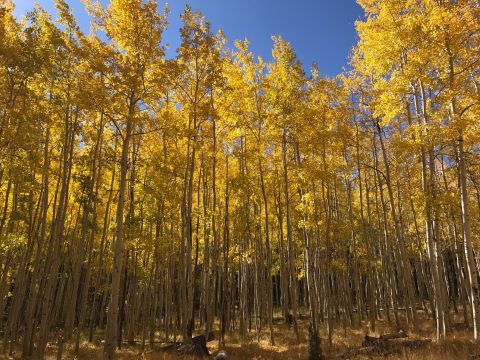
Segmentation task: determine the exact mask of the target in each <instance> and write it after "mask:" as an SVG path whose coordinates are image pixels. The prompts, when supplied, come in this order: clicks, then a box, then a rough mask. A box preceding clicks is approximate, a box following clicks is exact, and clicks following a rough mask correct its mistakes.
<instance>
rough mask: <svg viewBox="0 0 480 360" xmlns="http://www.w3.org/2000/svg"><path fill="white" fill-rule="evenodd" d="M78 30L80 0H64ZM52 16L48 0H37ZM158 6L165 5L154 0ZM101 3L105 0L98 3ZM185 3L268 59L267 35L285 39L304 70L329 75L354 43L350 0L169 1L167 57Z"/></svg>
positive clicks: (27, 2)
mask: <svg viewBox="0 0 480 360" xmlns="http://www.w3.org/2000/svg"><path fill="white" fill-rule="evenodd" d="M66 1H67V3H68V4H69V5H70V6H71V8H72V9H73V11H74V14H75V16H76V17H77V20H78V22H79V24H80V26H81V28H82V29H83V30H84V31H85V32H88V28H89V22H90V20H89V18H88V17H87V15H86V13H85V11H84V9H83V5H82V3H81V2H80V0H66ZM37 2H38V3H39V4H40V5H41V6H42V7H44V8H45V9H46V10H47V11H48V12H50V13H53V14H55V9H54V7H53V2H52V0H37ZM158 2H159V6H160V7H162V6H163V4H164V1H162V0H159V1H158ZM14 3H15V5H16V9H15V13H16V15H17V16H21V15H23V14H24V13H25V11H26V10H28V9H31V8H32V7H33V4H34V3H35V0H14ZM101 3H102V4H104V5H106V4H108V0H101ZM186 3H190V5H191V6H192V8H193V9H194V10H200V11H201V12H202V13H203V14H204V15H205V17H206V18H207V19H208V20H209V21H210V22H211V24H212V28H213V30H215V31H216V30H217V29H219V28H222V29H223V30H224V33H225V35H226V37H227V39H228V41H229V43H230V44H233V41H234V40H236V39H244V38H245V37H247V38H248V39H249V40H250V48H251V50H252V51H253V52H254V53H255V54H257V55H260V56H262V57H263V58H264V59H266V60H269V59H271V47H272V41H271V35H277V34H278V35H281V36H283V37H284V38H285V39H286V40H287V41H289V42H290V43H291V44H292V45H293V47H294V49H295V51H296V53H297V55H298V57H299V58H300V60H301V61H302V63H303V66H304V68H305V69H308V68H309V67H310V66H311V64H312V63H313V62H316V63H317V64H318V65H319V68H320V71H321V72H322V73H323V74H325V75H330V76H334V75H336V74H338V73H339V72H341V71H342V67H345V66H347V63H348V56H349V52H350V49H351V48H352V46H353V45H354V44H355V42H356V34H355V28H354V22H355V20H357V19H359V18H360V17H361V16H362V9H361V8H360V7H359V6H358V5H357V4H356V2H355V0H296V1H295V0H294V1H291V0H171V1H169V7H170V16H169V22H170V26H169V29H168V30H167V32H166V33H165V35H164V42H165V43H169V44H170V50H168V52H167V55H168V56H173V55H174V54H175V50H176V48H177V46H178V43H179V32H178V28H179V26H180V18H179V17H180V13H181V12H182V10H183V8H184V6H185V4H186Z"/></svg>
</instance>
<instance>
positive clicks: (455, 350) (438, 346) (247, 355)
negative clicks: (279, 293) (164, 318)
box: [0, 320, 480, 360]
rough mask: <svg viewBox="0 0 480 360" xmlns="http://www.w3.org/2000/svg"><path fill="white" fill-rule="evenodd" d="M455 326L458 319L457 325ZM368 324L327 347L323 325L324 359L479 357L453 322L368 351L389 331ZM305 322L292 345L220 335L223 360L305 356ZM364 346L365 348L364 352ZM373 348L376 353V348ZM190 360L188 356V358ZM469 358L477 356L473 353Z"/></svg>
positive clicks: (214, 347) (128, 358)
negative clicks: (444, 329) (368, 342)
mask: <svg viewBox="0 0 480 360" xmlns="http://www.w3.org/2000/svg"><path fill="white" fill-rule="evenodd" d="M457 324H458V323H457ZM367 325H368V324H367V323H365V324H364V326H361V327H358V328H348V327H347V329H346V330H345V329H344V328H343V327H342V324H336V326H337V329H336V330H335V332H334V335H333V339H332V340H333V342H332V345H331V346H330V347H329V346H328V343H327V339H326V329H325V328H324V327H322V329H321V342H322V351H323V354H324V355H325V357H326V359H327V360H347V359H352V360H353V359H355V360H366V359H373V360H377V359H378V360H380V359H390V360H396V359H398V360H400V359H402V360H443V359H445V360H469V359H470V357H471V356H472V355H478V356H479V357H478V359H480V342H475V341H474V340H473V337H472V335H471V332H469V331H467V330H466V329H464V328H463V327H462V326H458V328H459V329H456V330H453V331H452V332H451V333H450V334H449V336H448V338H447V339H446V340H444V341H443V342H442V343H438V342H436V341H435V340H434V337H435V329H434V327H433V323H432V321H431V320H424V321H422V324H421V331H420V332H419V334H412V333H408V340H407V341H408V342H414V343H418V345H417V346H403V345H401V344H403V343H401V342H398V343H396V344H397V345H399V344H400V345H401V346H395V347H394V348H389V349H384V348H382V349H374V348H365V347H363V346H362V341H363V340H364V338H365V335H366V334H368V335H369V336H380V335H382V334H387V333H392V332H395V331H396V330H395V329H391V328H389V327H388V326H387V324H386V323H385V322H384V321H382V320H379V321H378V323H377V331H376V332H375V333H372V332H369V331H368V326H367ZM307 329H308V320H299V331H300V342H299V343H297V341H296V338H295V335H294V333H293V331H292V329H291V328H289V326H288V325H286V324H283V323H276V324H275V326H274V335H275V345H274V346H272V345H270V342H269V337H268V331H264V334H263V336H262V338H261V339H260V341H259V342H257V339H256V336H255V334H254V333H253V332H252V333H251V335H249V336H248V337H247V339H243V340H242V339H240V338H239V337H238V336H237V335H229V336H227V337H226V343H227V344H226V346H225V347H224V348H223V349H225V350H226V351H227V354H228V359H229V360H241V359H254V360H264V359H265V360H266V359H278V360H294V359H305V360H306V359H308V330H307ZM208 349H209V351H210V353H211V354H212V356H211V357H210V358H211V359H213V357H214V355H215V354H216V353H217V351H218V350H219V348H218V340H214V341H211V342H209V343H208ZM364 350H367V351H364ZM377 350H378V351H377ZM70 351H71V349H70V347H67V348H66V353H65V356H64V359H79V360H80V359H85V360H87V359H88V360H90V359H91V360H101V359H102V347H101V346H100V343H97V344H94V343H89V342H87V341H85V342H83V343H82V344H81V349H80V354H79V356H78V357H74V356H73V354H72V353H71V352H70ZM48 353H49V355H48V356H47V359H48V360H53V359H55V358H56V357H55V353H56V348H55V346H54V345H52V346H49V351H48ZM0 359H18V357H8V358H7V357H2V355H0ZM118 359H119V360H137V359H138V360H176V359H190V357H185V356H179V355H176V354H171V353H166V352H164V351H162V350H161V349H160V345H159V346H158V347H157V348H154V349H151V350H147V351H145V352H142V351H141V349H140V348H139V347H138V348H137V347H129V348H124V349H121V350H119V351H118ZM192 359H193V358H192ZM473 359H477V358H476V357H474V358H473Z"/></svg>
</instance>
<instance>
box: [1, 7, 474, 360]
mask: <svg viewBox="0 0 480 360" xmlns="http://www.w3.org/2000/svg"><path fill="white" fill-rule="evenodd" d="M357 1H358V3H359V4H360V5H361V6H362V7H363V9H364V11H365V16H364V18H363V19H362V20H359V21H357V22H356V24H355V26H356V29H357V33H358V43H357V45H356V46H355V47H354V48H353V49H352V52H351V58H350V68H349V69H347V70H345V71H344V72H343V73H342V74H339V75H338V76H336V77H334V78H329V77H326V76H323V75H322V74H321V73H320V71H319V69H318V68H317V67H316V66H313V67H312V68H311V69H304V68H303V67H302V64H301V63H300V61H299V60H298V58H297V56H296V54H295V52H294V49H293V48H292V46H291V45H290V44H289V43H288V42H286V41H285V40H284V39H282V38H281V37H280V36H273V37H272V41H273V50H272V60H271V61H264V60H263V59H261V58H260V57H257V56H255V55H254V54H253V53H252V52H251V51H250V50H249V42H248V41H247V40H243V41H236V42H235V43H234V45H232V46H229V45H228V43H227V41H226V39H225V37H224V35H223V33H222V32H221V31H220V32H218V33H214V32H213V31H212V30H211V27H210V24H209V22H208V21H207V20H206V19H205V18H204V17H203V16H202V15H201V14H200V13H199V12H195V11H193V10H192V9H191V8H190V7H189V6H187V7H186V8H185V10H184V12H183V14H182V16H181V20H182V27H181V29H180V33H181V44H180V46H179V48H178V50H177V55H176V56H175V57H174V58H167V57H166V56H165V48H164V47H163V46H162V34H163V32H164V31H165V29H166V28H167V27H168V8H167V7H165V8H164V9H162V6H163V4H157V1H156V0H111V1H110V4H109V5H108V6H106V7H102V6H101V5H100V4H99V3H95V2H93V1H90V0H84V3H85V6H86V9H87V11H88V13H89V14H90V16H91V19H92V24H93V25H92V31H91V32H90V34H88V35H87V34H86V33H83V32H82V31H81V30H80V28H79V26H78V24H77V22H76V19H75V17H74V16H73V13H72V11H71V10H70V8H69V6H68V5H67V1H66V0H55V7H56V9H57V12H58V16H55V17H53V16H52V15H50V14H49V13H47V12H46V11H45V10H43V9H42V8H41V7H40V6H38V5H37V6H35V7H33V8H32V10H31V11H30V12H28V14H27V15H26V17H25V18H24V19H20V20H17V19H16V18H15V17H14V15H13V8H14V4H13V2H12V1H11V0H0V341H1V343H0V348H1V349H2V351H3V353H5V354H8V353H11V354H12V353H13V352H15V351H16V352H17V353H21V354H22V357H31V356H33V357H35V358H44V357H45V355H46V349H47V347H48V344H55V345H56V350H55V351H56V352H57V357H58V358H62V353H63V352H64V351H65V350H64V349H65V347H66V346H67V345H68V346H72V344H73V347H74V348H75V352H78V351H79V348H80V346H81V342H82V341H83V339H87V340H88V341H94V340H95V339H97V338H98V337H100V338H101V340H102V341H103V345H102V346H103V353H104V358H105V359H113V358H115V352H116V351H117V348H118V347H119V346H128V344H135V343H136V344H139V343H140V344H141V346H142V347H148V346H150V344H153V343H155V342H156V341H164V342H169V341H173V340H174V339H179V340H182V341H183V342H185V343H188V342H190V341H191V339H192V335H193V334H202V333H204V334H208V333H210V332H212V331H214V332H215V333H216V336H217V340H219V342H220V344H224V343H225V341H226V335H227V334H229V333H232V332H235V333H237V334H238V335H239V336H240V337H242V338H243V337H246V336H247V334H254V335H255V337H256V338H257V339H260V337H262V336H266V337H268V339H269V341H270V342H271V343H272V344H274V343H275V341H276V333H275V331H274V314H277V316H280V315H281V318H282V319H283V321H284V322H287V323H288V324H290V325H291V331H292V332H293V334H294V335H295V337H296V338H297V339H298V338H299V335H298V334H299V325H298V323H299V319H300V318H301V317H302V316H303V317H305V316H307V317H308V319H309V322H310V324H311V326H312V327H313V328H314V329H320V328H321V329H322V331H325V334H326V335H325V336H326V338H328V341H329V342H331V341H332V334H333V331H334V329H335V327H350V326H357V325H359V324H361V323H366V324H368V327H369V328H370V329H371V330H372V331H375V328H376V326H377V323H378V321H379V319H382V320H384V321H386V322H387V323H388V324H391V325H392V326H393V327H397V328H403V329H408V330H410V331H412V332H416V331H418V330H419V318H420V317H427V318H428V319H430V320H429V321H431V322H432V324H433V325H434V328H435V329H436V338H437V340H438V341H442V339H444V338H446V337H448V335H449V333H450V332H451V329H452V325H453V324H454V320H453V317H454V315H455V316H460V317H461V318H462V321H463V322H464V323H465V324H466V326H467V327H468V329H469V333H470V334H471V336H472V338H475V339H477V338H478V337H479V332H480V328H479V327H480V294H479V281H480V277H479V275H480V274H479V265H480V264H479V261H480V257H479V251H480V235H479V234H480V7H479V5H478V2H477V1H474V0H457V1H446V0H357ZM312 46H315V44H314V43H312ZM278 314H280V315H278ZM324 329H325V330H324ZM217 334H218V335H217ZM322 334H323V333H322Z"/></svg>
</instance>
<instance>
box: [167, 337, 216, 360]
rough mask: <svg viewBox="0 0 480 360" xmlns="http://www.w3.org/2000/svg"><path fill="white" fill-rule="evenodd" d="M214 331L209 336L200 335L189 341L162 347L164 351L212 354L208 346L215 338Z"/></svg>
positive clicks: (194, 354)
mask: <svg viewBox="0 0 480 360" xmlns="http://www.w3.org/2000/svg"><path fill="white" fill-rule="evenodd" d="M214 339H215V337H214V336H213V333H209V334H208V337H207V336H205V335H198V336H194V337H193V338H192V341H191V342H189V343H183V342H177V343H171V344H167V345H166V346H163V347H162V348H161V351H164V352H176V353H180V354H182V355H192V356H196V357H205V356H210V351H209V350H208V347H207V342H209V341H212V340H214Z"/></svg>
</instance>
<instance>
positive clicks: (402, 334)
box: [362, 330, 408, 346]
mask: <svg viewBox="0 0 480 360" xmlns="http://www.w3.org/2000/svg"><path fill="white" fill-rule="evenodd" d="M407 337H408V335H407V332H406V331H404V330H400V331H399V332H396V333H392V334H385V335H382V336H380V337H374V336H368V335H365V338H364V339H363V342H362V346H374V345H376V344H378V343H381V342H384V341H388V340H393V339H403V338H407Z"/></svg>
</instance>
